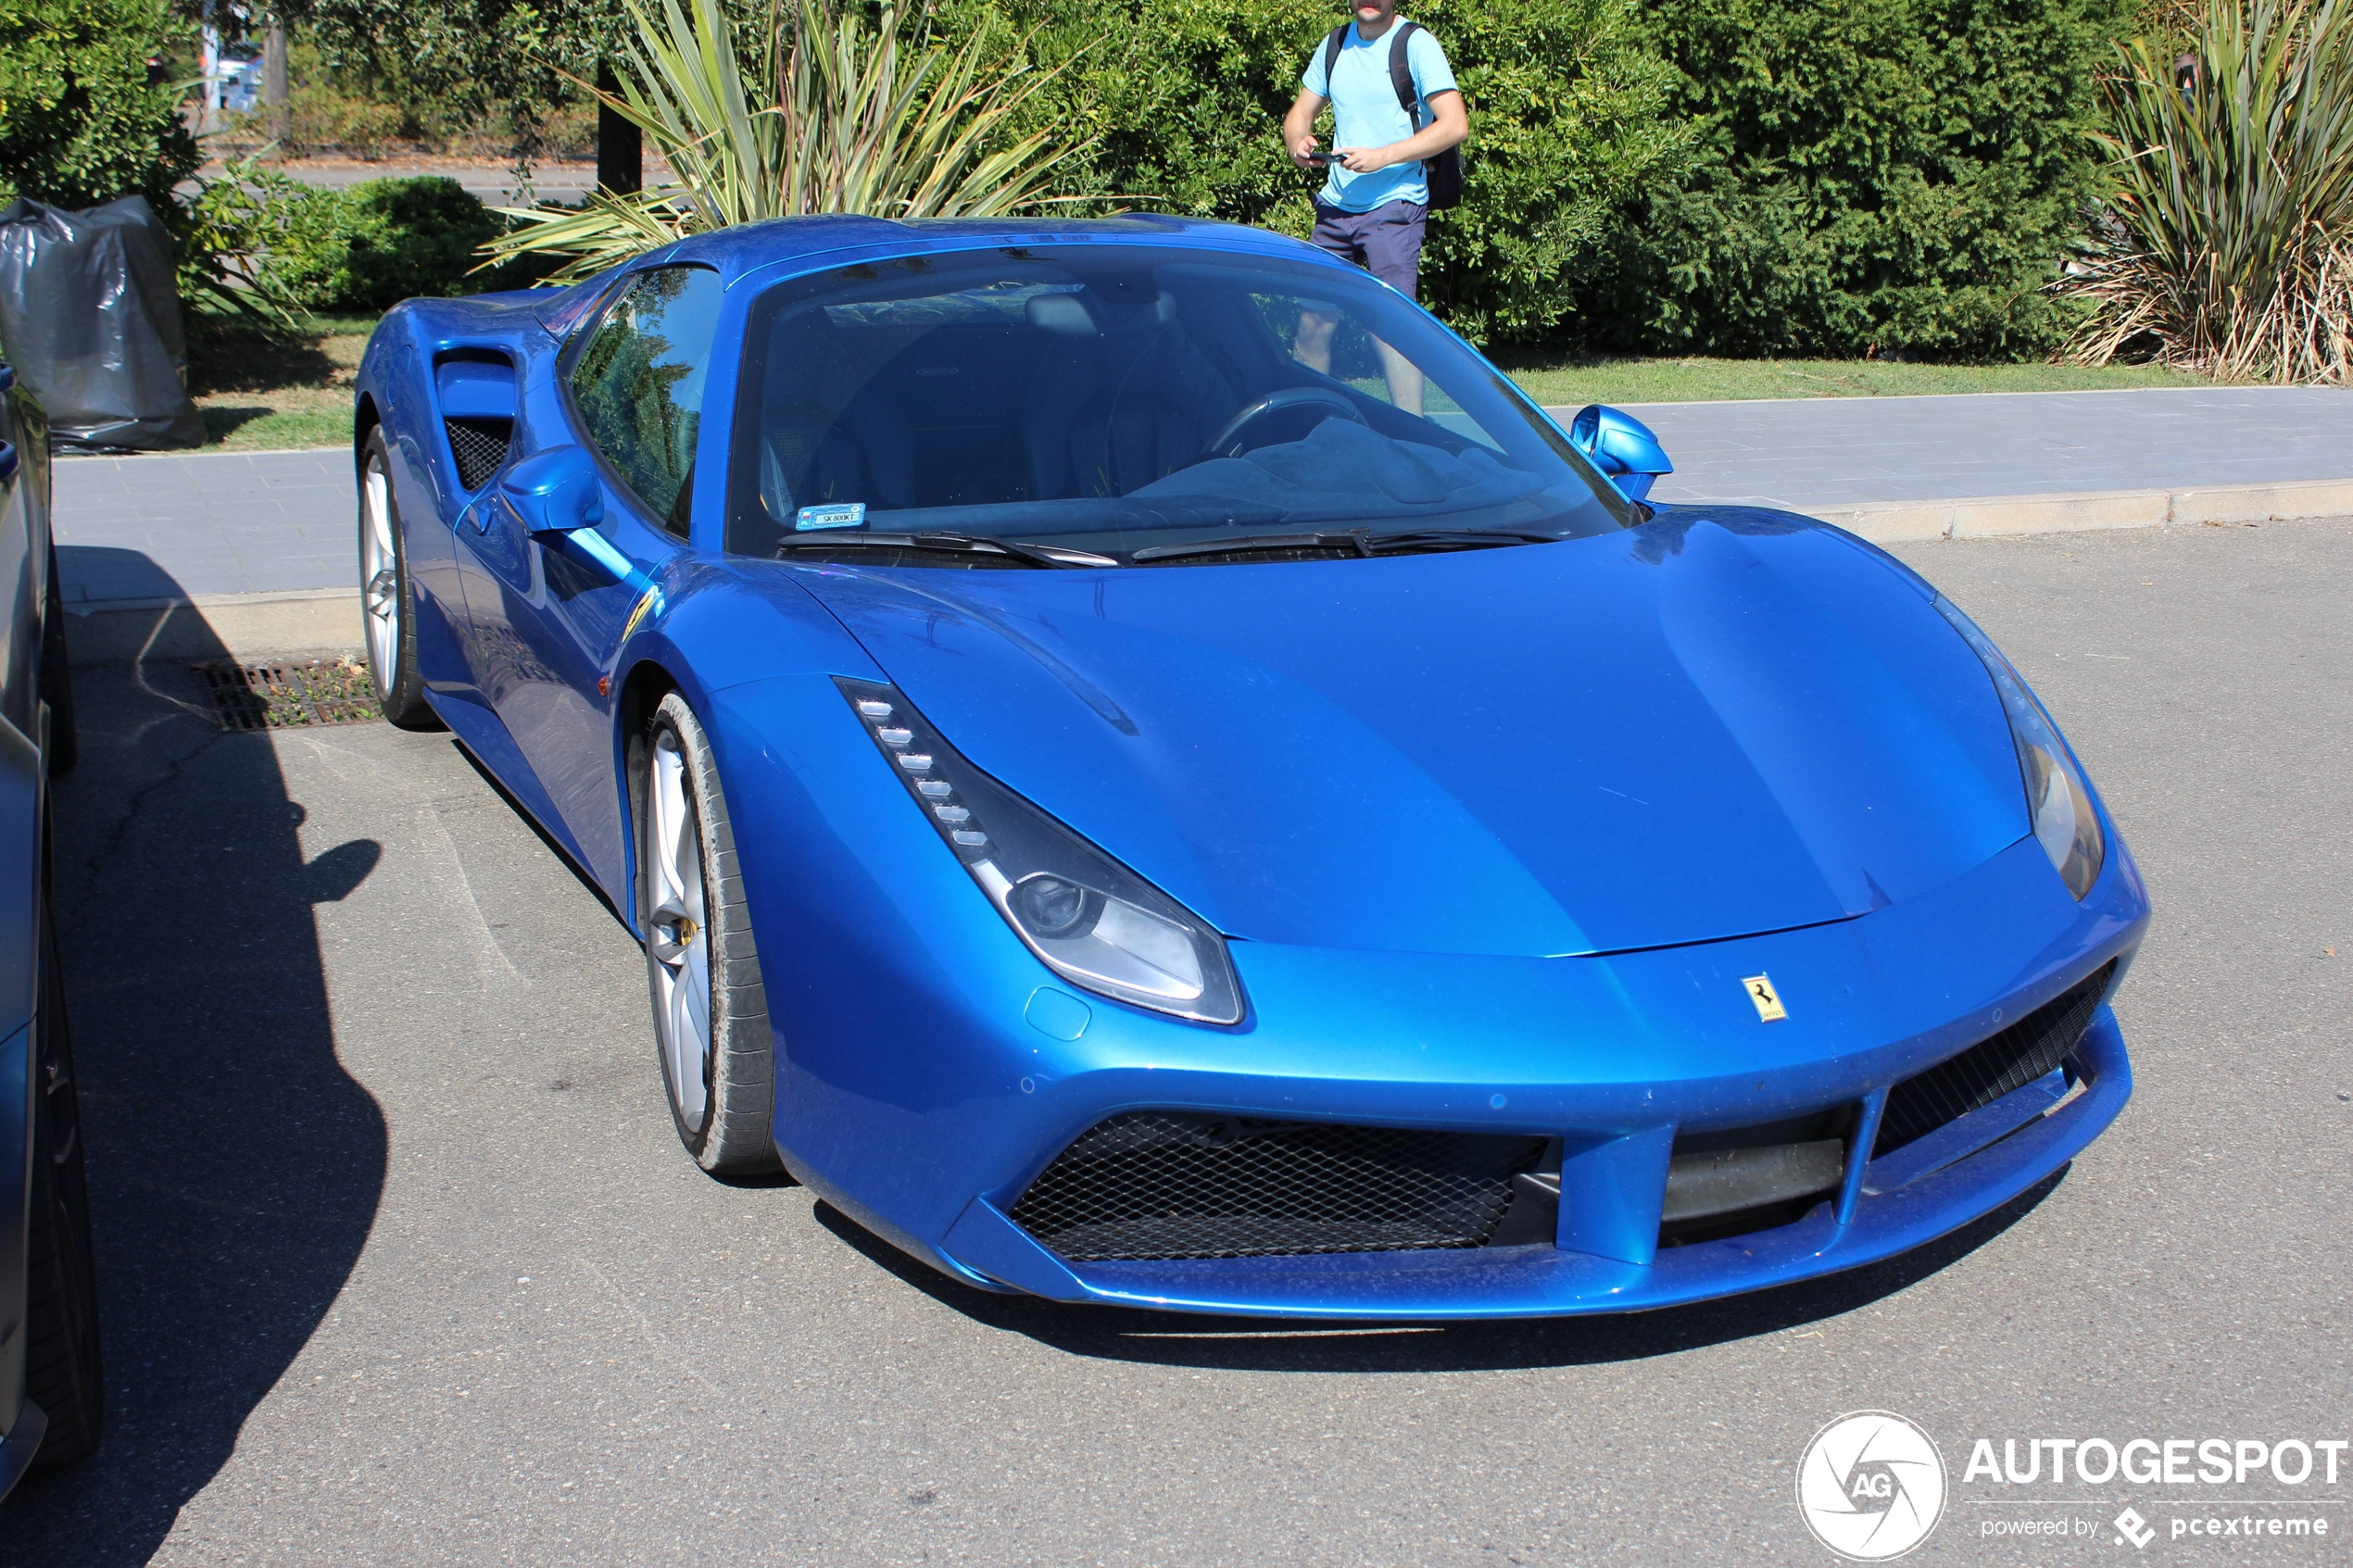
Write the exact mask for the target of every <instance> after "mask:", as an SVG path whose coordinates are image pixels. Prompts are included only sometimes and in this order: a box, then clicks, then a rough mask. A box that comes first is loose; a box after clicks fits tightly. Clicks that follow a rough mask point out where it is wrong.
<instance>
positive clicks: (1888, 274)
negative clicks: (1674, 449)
mask: <svg viewBox="0 0 2353 1568" xmlns="http://www.w3.org/2000/svg"><path fill="white" fill-rule="evenodd" d="M1649 6H1650V8H1649V11H1648V32H1649V36H1650V37H1651V38H1652V39H1653V40H1654V42H1655V45H1656V46H1657V47H1658V49H1659V50H1660V51H1661V52H1662V53H1664V54H1665V55H1666V56H1667V57H1668V58H1669V59H1671V60H1672V61H1673V63H1674V65H1675V66H1676V67H1677V69H1679V70H1680V73H1681V83H1680V87H1679V88H1678V90H1677V92H1676V94H1675V106H1676V107H1677V108H1678V109H1679V110H1680V112H1681V113H1683V114H1685V115H1687V116H1689V117H1690V118H1691V119H1692V122H1693V123H1694V124H1695V125H1696V127H1697V128H1698V129H1699V131H1700V132H1701V133H1702V135H1703V136H1704V137H1705V156H1704V157H1703V160H1702V161H1701V163H1700V165H1699V167H1698V168H1697V169H1694V170H1693V172H1692V177H1691V179H1690V180H1689V181H1688V182H1685V183H1684V184H1683V185H1681V186H1680V187H1679V188H1673V189H1666V190H1661V191H1657V192H1655V193H1653V194H1651V195H1650V196H1649V198H1648V199H1647V200H1646V201H1644V202H1643V203H1642V205H1641V206H1640V207H1638V208H1636V209H1633V210H1631V211H1629V214H1628V215H1627V216H1628V221H1627V224H1626V227H1625V229H1624V230H1623V231H1622V240H1621V242H1620V243H1619V244H1618V245H1617V246H1615V247H1614V251H1613V255H1612V257H1611V258H1610V263H1609V265H1608V267H1607V268H1606V269H1605V270H1604V273H1603V275H1602V278H1601V280H1600V282H1599V283H1598V284H1597V287H1596V289H1595V291H1594V294H1593V295H1592V298H1593V301H1594V303H1593V306H1592V316H1593V318H1594V319H1595V320H1606V321H1611V322H1614V323H1615V330H1614V331H1612V332H1608V333H1606V334H1604V335H1603V336H1601V338H1600V339H1599V340H1598V341H1600V342H1603V343H1604V344H1606V345H1611V346H1622V347H1630V348H1642V349H1649V350H1653V351H1666V352H1679V351H1698V352H1705V353H1712V354H1727V355H1762V354H1827V355H1849V354H1857V353H1861V352H1863V351H1864V350H1865V349H1867V348H1871V347H1877V348H1879V349H1881V351H1883V352H1884V351H1888V350H1896V351H1901V352H1907V353H1912V354H1919V355H1923V356H1927V357H1932V358H2018V357H2020V356H2023V355H2027V354H2039V353H2043V352H2046V351H2047V350H2049V349H2050V348H2052V347H2054V346H2056V345H2057V342H2058V340H2059V338H2060V337H2061V336H2062V335H2063V332H2064V328H2065V320H2064V319H2063V317H2062V314H2061V310H2060V307H2057V305H2055V304H2054V302H2053V301H2052V300H2051V298H2050V297H2049V296H2048V295H2045V293H2044V292H2043V290H2044V286H2045V284H2047V283H2048V282H2050V281H2051V279H2052V278H2053V277H2054V276H2055V273H2056V266H2057V260H2058V257H2059V256H2060V254H2061V252H2062V251H2063V250H2064V249H2065V247H2066V245H2067V244H2068V242H2069V241H2070V239H2071V238H2072V237H2073V236H2074V235H2075V234H2076V233H2077V232H2080V228H2081V223H2082V212H2083V209H2084V207H2085V206H2086V204H2087V203H2088V202H2089V201H2090V200H2091V198H2092V196H2093V194H2094V192H2095V177H2094V176H2095V163H2096V157H2097V154H2096V151H2095V147H2094V145H2093V144H2092V142H2091V141H2090V138H2089V136H2088V134H2087V132H2088V131H2089V130H2090V128H2091V125H2092V122H2093V119H2094V117H2095V82H2094V73H2095V69H2097V68H2098V67H2099V66H2100V65H2101V64H2102V62H2104V61H2105V60H2106V59H2107V58H2108V43H2107V41H2108V39H2109V38H2110V37H2112V36H2115V35H2116V34H2118V33H2119V32H2120V31H2124V30H2125V29H2126V28H2127V27H2128V26H2129V22H2130V17H2129V15H2128V13H2127V8H2126V6H2124V5H2122V4H2120V3H2119V0H1649Z"/></svg>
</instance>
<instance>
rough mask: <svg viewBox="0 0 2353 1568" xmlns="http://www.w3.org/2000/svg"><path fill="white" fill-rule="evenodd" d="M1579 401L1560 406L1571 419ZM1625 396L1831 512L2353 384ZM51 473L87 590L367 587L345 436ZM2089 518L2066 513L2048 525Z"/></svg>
mask: <svg viewBox="0 0 2353 1568" xmlns="http://www.w3.org/2000/svg"><path fill="white" fill-rule="evenodd" d="M1573 411H1574V410H1569V409H1560V410H1555V412H1557V413H1559V414H1560V415H1561V417H1563V418H1564V419H1566V418H1567V415H1568V414H1569V413H1571V412H1573ZM1629 411H1631V412H1632V413H1634V414H1635V415H1636V416H1637V417H1638V418H1640V419H1642V420H1644V421H1645V422H1646V423H1648V424H1649V425H1651V426H1652V428H1653V429H1655V430H1656V431H1657V432H1658V433H1659V435H1660V437H1661V438H1662V439H1663V440H1664V442H1665V443H1666V445H1667V455H1668V456H1669V457H1671V458H1673V459H1674V461H1675V469H1676V471H1675V472H1674V473H1673V474H1672V475H1671V476H1669V477H1668V478H1667V479H1666V480H1665V481H1663V482H1662V483H1660V485H1659V487H1658V492H1657V494H1658V498H1659V499H1661V500H1666V501H1682V502H1702V503H1705V502H1709V501H1723V502H1731V501H1750V502H1756V503H1760V504H1765V505H1770V506H1779V507H1787V508H1792V509H1793V510H1797V511H1808V512H1830V511H1833V510H1835V509H1837V508H1853V507H1856V506H1858V505H1862V506H1869V505H1874V504H1884V503H1889V502H1941V501H1946V500H1954V499H1969V498H1980V499H1984V498H1998V497H2005V496H2049V495H2057V494H2074V495H2080V494H2082V493H2085V492H2095V493H2106V492H2118V491H2138V492H2152V491H2159V490H2171V489H2179V488H2185V487H2218V488H2223V489H2227V488H2228V487H2232V486H2261V485H2272V484H2279V483H2298V482H2312V481H2340V482H2353V391H2340V390H2334V389H2329V388H2321V387H2224V388H2214V389H2211V390H2200V391H2175V390H2172V389H2157V390H2150V391H2135V392H2051V393H2020V394H2009V395H1975V396H1956V397H1878V398H1871V397H1852V398H1830V397H1825V398H1809V399H1804V400H1793V401H1768V402H1754V403H1655V404H1648V405H1639V404H1638V405H1630V406H1629ZM2330 509H2332V510H2341V509H2342V508H2330ZM2070 515H2071V514H2070ZM2163 515H2164V514H2163V513H2162V512H2159V513H2158V514H2157V521H2162V519H2163ZM1837 521H1844V522H1849V523H1850V524H1851V522H1852V521H1853V520H1852V519H1851V518H1849V517H1841V518H1839V519H1838V520H1837ZM2090 525H2091V524H2090V523H2087V522H2085V521H2073V522H2067V521H2065V520H2064V518H2062V521H2061V522H2059V523H2057V524H2043V525H2041V526H2073V527H2083V526H2090ZM1940 526H1941V525H1940ZM353 530H354V521H353V509H352V480H351V466H350V458H348V457H347V456H346V454H345V453H344V452H343V451H341V450H340V449H334V450H324V451H316V452H251V453H216V454H183V455H174V456H157V457H140V458H60V459H59V460H58V462H57V539H58V545H59V551H58V565H59V569H60V571H61V573H62V575H63V576H64V578H65V581H66V584H67V590H68V595H69V598H70V599H71V600H72V601H73V602H75V603H77V604H85V603H98V602H102V601H121V600H133V601H136V600H147V599H157V598H171V597H194V596H210V595H218V594H252V593H263V592H271V591H278V592H284V591H288V590H303V589H308V590H320V591H326V590H349V589H353V588H356V587H357V586H358V582H359V568H358V564H357V559H356V554H357V547H356V544H355V540H354V533H353ZM1996 531H2008V532H2015V531H2016V530H2015V529H2009V530H1996Z"/></svg>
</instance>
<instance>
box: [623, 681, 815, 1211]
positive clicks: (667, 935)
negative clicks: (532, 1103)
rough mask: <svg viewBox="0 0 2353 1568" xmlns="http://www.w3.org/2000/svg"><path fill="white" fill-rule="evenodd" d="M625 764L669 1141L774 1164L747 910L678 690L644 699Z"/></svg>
mask: <svg viewBox="0 0 2353 1568" xmlns="http://www.w3.org/2000/svg"><path fill="white" fill-rule="evenodd" d="M632 776H634V777H635V778H636V779H637V780H639V781H640V787H639V790H638V797H637V813H636V814H637V870H638V876H637V918H638V921H639V922H640V926H641V929H643V930H644V932H645V933H646V977H647V981H648V985H649V987H650V989H651V991H652V995H653V1009H654V1038H655V1041H656V1042H657V1044H658V1045H659V1046H660V1047H661V1076H662V1082H663V1084H664V1085H667V1086H668V1088H669V1090H670V1111H671V1115H672V1117H673V1119H674V1120H675V1121H676V1122H677V1124H678V1137H679V1140H680V1141H681V1142H683V1143H684V1144H685V1145H686V1151H687V1152H688V1153H690V1154H692V1155H693V1156H694V1157H695V1160H696V1162H697V1163H698V1164H699V1165H701V1166H702V1168H703V1169H704V1170H706V1171H709V1172H711V1173H714V1174H718V1175H744V1174H749V1173H755V1172H761V1171H774V1170H775V1169H777V1167H778V1163H779V1162H778V1160H777V1159H776V1148H775V1145H774V1142H773V1141H772V1139H771V1136H770V1131H769V1123H770V1119H771V1114H772V1112H773V1110H774V1095H775V1074H774V1060H773V1058H774V1051H773V1048H772V1044H771V1039H770V1035H769V1028H768V998H767V993H766V991H765V989H764V988H763V987H762V986H761V978H760V956H759V954H758V953H757V952H755V951H754V950H753V947H752V940H751V914H750V910H749V908H748V907H747V906H746V905H745V902H744V886H743V877H742V873H741V872H740V871H739V870H738V868H737V866H736V839H735V834H734V832H733V830H732V829H731V828H730V827H729V825H728V821H727V802H726V800H725V798H724V797H723V796H722V795H721V793H720V789H719V770H718V768H717V767H716V766H715V765H714V764H713V762H712V760H711V746H710V744H709V742H707V741H706V740H705V739H704V737H703V731H702V725H701V724H700V723H698V721H696V719H695V713H694V709H691V708H689V707H687V706H686V699H685V698H684V697H682V696H679V695H678V694H677V693H675V692H673V693H671V694H670V695H669V696H665V697H663V698H662V699H661V707H660V708H658V709H655V710H654V716H653V719H652V721H651V722H649V723H648V725H647V728H646V733H645V734H644V736H643V737H642V738H641V739H640V740H639V741H638V743H637V757H636V766H635V768H633V769H632Z"/></svg>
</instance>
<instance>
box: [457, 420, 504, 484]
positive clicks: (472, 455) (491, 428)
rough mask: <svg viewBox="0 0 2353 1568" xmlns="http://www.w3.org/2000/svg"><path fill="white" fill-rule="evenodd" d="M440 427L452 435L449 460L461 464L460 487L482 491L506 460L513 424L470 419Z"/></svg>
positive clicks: (459, 471) (459, 470)
mask: <svg viewBox="0 0 2353 1568" xmlns="http://www.w3.org/2000/svg"><path fill="white" fill-rule="evenodd" d="M441 426H442V428H443V429H444V430H446V431H447V432H448V433H449V456H450V457H451V458H455V459H456V461H457V464H458V483H460V484H462V485H464V486H465V487H466V488H467V489H469V490H479V489H481V488H482V487H483V486H484V484H487V483H489V482H490V476H491V475H492V474H494V473H497V471H498V465H499V464H500V463H502V462H504V461H505V460H506V458H507V440H508V437H509V435H510V433H512V432H513V430H514V421H513V420H484V419H474V418H472V417H468V418H465V419H456V420H442V421H441Z"/></svg>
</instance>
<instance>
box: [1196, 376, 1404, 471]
mask: <svg viewBox="0 0 2353 1568" xmlns="http://www.w3.org/2000/svg"><path fill="white" fill-rule="evenodd" d="M1309 404H1320V405H1322V406H1323V407H1324V408H1328V409H1329V410H1330V411H1331V413H1332V414H1338V415H1340V416H1341V417H1342V418H1343V419H1351V420H1355V421H1356V422H1357V423H1358V424H1360V425H1361V424H1363V423H1364V422H1365V414H1364V410H1362V409H1361V408H1357V407H1356V405H1355V404H1353V403H1352V402H1350V401H1349V400H1348V399H1347V398H1345V397H1343V396H1341V395H1340V394H1339V393H1337V392H1334V391H1331V390H1330V389H1329V388H1327V387H1321V386H1287V387H1284V388H1283V389H1282V390H1281V391H1280V392H1270V393H1268V394H1267V395H1265V396H1264V397H1261V398H1259V399H1258V400H1256V401H1255V402H1252V403H1246V404H1244V405H1243V406H1242V411H1241V412H1240V413H1239V414H1236V415H1235V416H1234V417H1233V418H1232V419H1230V420H1227V421H1226V423H1225V424H1224V425H1223V426H1222V427H1221V428H1220V429H1219V430H1218V432H1217V433H1216V434H1215V435H1213V436H1211V437H1210V438H1209V445H1208V447H1207V451H1208V453H1209V455H1210V456H1211V457H1213V458H1239V457H1240V456H1241V455H1242V454H1243V453H1244V452H1245V451H1247V450H1249V448H1248V447H1247V446H1245V445H1243V444H1242V439H1241V436H1242V432H1244V431H1246V430H1248V429H1249V428H1250V427H1251V426H1252V425H1254V424H1256V423H1257V422H1258V421H1259V420H1263V419H1265V418H1266V417H1267V416H1268V415H1269V414H1277V413H1280V412H1282V411H1283V410H1284V409H1286V408H1305V407H1307V406H1308V405H1309ZM1325 417H1326V418H1327V419H1328V418H1329V417H1330V415H1329V414H1327V415H1326V416H1325Z"/></svg>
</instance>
